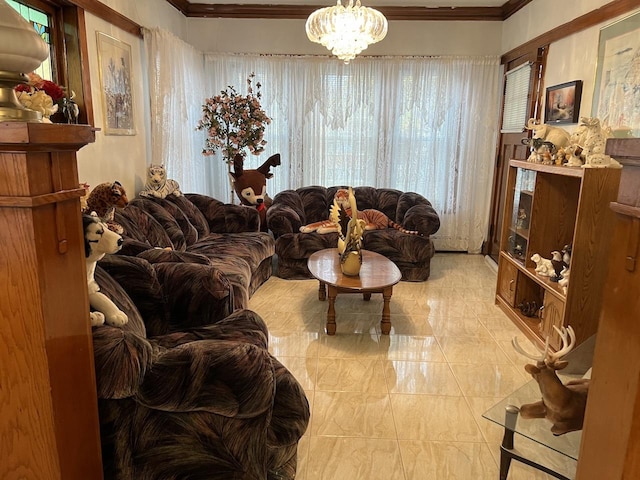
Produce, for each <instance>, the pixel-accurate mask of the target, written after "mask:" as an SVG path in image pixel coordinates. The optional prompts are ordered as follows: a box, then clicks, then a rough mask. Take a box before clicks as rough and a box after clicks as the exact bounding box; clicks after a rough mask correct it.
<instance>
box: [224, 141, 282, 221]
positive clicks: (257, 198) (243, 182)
mask: <svg viewBox="0 0 640 480" xmlns="http://www.w3.org/2000/svg"><path fill="white" fill-rule="evenodd" d="M278 165H280V154H279V153H276V154H275V155H271V156H270V157H269V158H268V159H267V161H266V162H264V163H263V164H262V165H261V166H260V167H259V168H257V169H255V170H245V169H244V157H243V156H242V155H241V154H237V155H236V156H235V157H234V159H233V168H234V171H232V172H229V175H230V176H231V181H232V182H233V189H234V190H235V192H236V194H237V195H238V198H239V199H240V201H241V202H242V204H243V205H248V206H252V207H255V208H256V209H257V210H258V213H259V214H260V228H261V230H263V231H265V232H266V231H267V221H266V220H267V208H269V207H270V206H271V203H272V202H271V199H270V198H269V196H268V195H267V179H269V178H271V177H273V173H271V172H270V169H271V167H277V166H278Z"/></svg>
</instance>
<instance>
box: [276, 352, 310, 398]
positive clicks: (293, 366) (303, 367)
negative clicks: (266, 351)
mask: <svg viewBox="0 0 640 480" xmlns="http://www.w3.org/2000/svg"><path fill="white" fill-rule="evenodd" d="M278 361H279V362H280V363H282V364H283V365H284V366H285V367H287V369H288V370H289V371H290V372H291V373H292V374H293V376H294V377H296V380H298V382H299V383H300V385H302V388H304V390H305V392H307V395H308V394H309V393H313V390H314V389H315V388H316V377H317V373H318V358H317V357H316V356H310V357H287V356H284V355H283V356H281V357H278Z"/></svg>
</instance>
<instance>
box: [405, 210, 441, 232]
mask: <svg viewBox="0 0 640 480" xmlns="http://www.w3.org/2000/svg"><path fill="white" fill-rule="evenodd" d="M402 226H403V227H404V228H406V229H407V230H417V231H418V232H420V234H421V235H423V236H425V237H428V236H429V235H432V234H434V233H436V232H437V231H438V230H439V229H440V217H438V214H437V213H436V211H435V210H434V209H433V207H432V206H431V205H425V204H422V205H414V206H413V207H411V208H409V210H407V213H406V214H405V216H404V219H403V221H402Z"/></svg>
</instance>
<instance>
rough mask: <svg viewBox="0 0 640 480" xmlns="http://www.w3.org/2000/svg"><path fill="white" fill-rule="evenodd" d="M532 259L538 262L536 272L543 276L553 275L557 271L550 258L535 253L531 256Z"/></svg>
mask: <svg viewBox="0 0 640 480" xmlns="http://www.w3.org/2000/svg"><path fill="white" fill-rule="evenodd" d="M531 261H532V262H534V263H535V264H536V269H535V271H536V273H537V274H538V275H541V276H543V277H551V276H552V275H554V274H555V273H556V271H555V270H554V268H553V263H551V260H549V259H548V258H542V257H541V256H540V255H539V254H537V253H534V254H533V255H532V256H531Z"/></svg>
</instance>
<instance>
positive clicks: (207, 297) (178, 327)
mask: <svg viewBox="0 0 640 480" xmlns="http://www.w3.org/2000/svg"><path fill="white" fill-rule="evenodd" d="M154 250H156V249H154ZM154 250H149V251H147V252H145V253H147V254H149V255H153V254H155V253H157V254H158V255H165V254H163V253H162V252H163V250H157V251H154ZM179 253H180V254H183V253H184V252H175V254H173V255H177V254H179ZM169 254H171V253H170V252H169ZM197 257H201V256H200V255H197ZM99 265H100V267H102V268H103V269H104V270H105V271H106V272H107V273H109V275H111V277H112V278H113V279H114V280H115V281H116V282H117V283H118V284H119V285H120V286H121V287H122V288H123V289H124V291H125V292H126V293H127V295H128V296H129V297H130V298H131V300H132V301H133V303H134V304H135V306H136V308H137V309H138V311H139V312H140V315H141V316H142V319H143V320H144V325H145V328H146V332H147V335H148V337H150V338H151V337H154V336H157V335H163V334H166V333H170V332H176V331H184V330H187V329H190V328H195V327H200V326H203V325H209V324H212V323H215V322H217V321H220V320H222V319H224V318H225V317H227V316H228V315H229V314H230V313H231V312H233V310H234V304H233V291H232V289H231V286H230V284H229V281H228V280H227V278H226V276H225V275H224V273H223V272H222V271H220V270H219V269H218V268H216V267H214V266H213V265H209V264H208V263H206V264H201V263H194V262H191V261H188V262H180V261H173V262H159V263H154V264H150V263H149V262H148V261H147V260H145V259H144V258H140V257H127V256H124V255H106V256H105V257H104V258H103V259H102V260H101V261H100V262H99Z"/></svg>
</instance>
